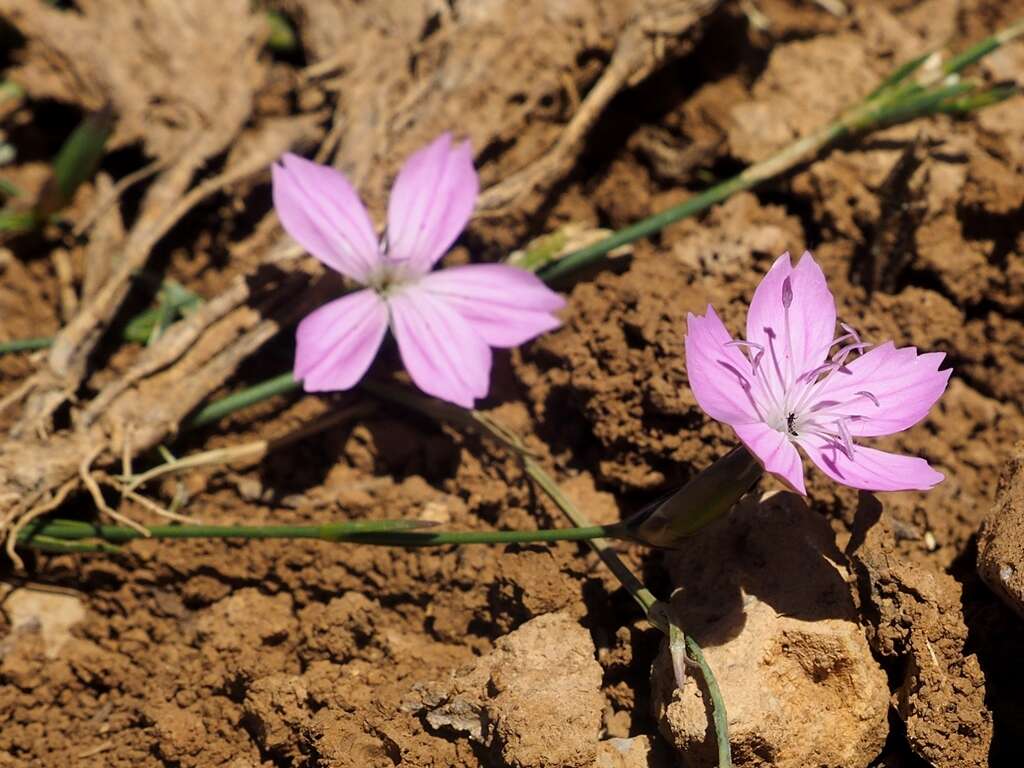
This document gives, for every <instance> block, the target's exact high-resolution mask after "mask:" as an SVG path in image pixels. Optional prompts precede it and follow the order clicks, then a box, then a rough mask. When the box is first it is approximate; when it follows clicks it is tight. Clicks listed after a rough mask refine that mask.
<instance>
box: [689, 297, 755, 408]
mask: <svg viewBox="0 0 1024 768" xmlns="http://www.w3.org/2000/svg"><path fill="white" fill-rule="evenodd" d="M730 341H732V336H730V335H729V331H728V330H727V329H726V327H725V325H724V324H723V323H722V321H721V319H720V318H719V317H718V314H717V313H716V312H715V308H714V307H712V306H711V305H710V304H708V309H707V314H706V315H694V314H693V313H689V314H687V316H686V375H687V377H688V378H689V380H690V389H691V390H693V396H694V397H695V398H697V404H698V405H699V406H700V407H701V408H703V409H704V411H705V412H706V413H707V414H708V415H709V416H710V417H711V418H713V419H716V420H718V421H724V422H725V423H726V424H731V425H733V426H736V425H737V424H750V423H753V422H756V421H761V416H760V415H759V414H758V409H757V405H756V404H755V397H754V391H755V389H756V388H755V387H754V386H753V385H752V384H751V380H752V379H753V374H752V371H751V367H750V360H749V359H748V358H747V357H746V356H745V355H744V354H743V353H742V352H741V351H740V350H739V349H738V348H737V347H727V346H726V344H728V343H729V342H730Z"/></svg>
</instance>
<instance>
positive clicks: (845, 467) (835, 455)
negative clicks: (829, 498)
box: [800, 435, 945, 491]
mask: <svg viewBox="0 0 1024 768" xmlns="http://www.w3.org/2000/svg"><path fill="white" fill-rule="evenodd" d="M800 447H801V448H803V449H804V451H805V452H806V453H807V455H808V456H810V457H811V461H813V462H814V463H815V465H816V466H817V467H818V469H820V470H821V471H822V472H824V473H825V474H826V475H828V476H829V477H831V478H832V479H833V480H835V481H836V482H837V483H842V484H843V485H848V486H850V487H851V488H860V489H861V490H864V491H927V490H928V489H930V488H934V487H935V486H936V485H938V484H939V483H940V482H942V480H943V478H944V477H945V475H943V474H942V473H941V472H938V471H936V470H934V469H932V467H931V466H930V465H929V464H928V462H927V461H925V460H924V459H921V458H918V457H916V456H904V455H903V454H900V453H889V452H887V451H880V450H878V449H877V448H867V447H865V446H863V445H856V444H854V445H853V458H852V459H851V458H850V457H849V456H847V455H846V452H845V450H844V448H843V445H842V444H841V443H838V442H836V441H834V440H830V439H828V438H825V437H821V436H818V435H807V436H805V437H801V438H800Z"/></svg>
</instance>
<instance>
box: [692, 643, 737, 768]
mask: <svg viewBox="0 0 1024 768" xmlns="http://www.w3.org/2000/svg"><path fill="white" fill-rule="evenodd" d="M686 652H687V655H688V656H689V657H690V658H691V659H692V660H693V661H694V663H695V664H696V665H697V666H698V667H700V672H701V676H702V677H703V678H704V684H705V685H706V686H707V688H708V697H709V698H710V699H711V718H712V720H713V721H714V723H715V737H716V739H717V740H718V768H730V766H732V745H731V744H730V743H729V715H728V714H727V713H726V711H725V699H724V698H723V697H722V689H721V688H719V687H718V680H717V679H715V674H714V672H712V671H711V666H710V665H709V664H708V662H707V659H705V658H704V651H703V650H702V649H701V647H700V645H699V644H698V643H697V641H696V640H694V639H693V636H692V635H686Z"/></svg>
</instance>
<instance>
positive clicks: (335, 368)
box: [295, 290, 388, 392]
mask: <svg viewBox="0 0 1024 768" xmlns="http://www.w3.org/2000/svg"><path fill="white" fill-rule="evenodd" d="M387 330H388V310H387V305H385V304H384V301H383V300H382V299H381V298H380V296H379V295H377V293H376V292H374V291H371V290H363V291H356V292H355V293H350V294H348V295H347V296H343V297H342V298H340V299H337V300H336V301H332V302H331V303H330V304H325V305H324V306H322V307H320V308H319V309H317V310H316V311H315V312H313V313H312V314H310V315H307V316H306V317H305V319H303V321H302V322H301V323H299V328H298V330H297V331H296V334H295V338H296V342H297V347H296V350H295V378H296V379H301V380H302V386H303V388H304V389H305V390H306V391H307V392H330V391H335V390H343V389H350V388H351V387H353V386H355V384H356V383H357V382H358V381H359V380H360V379H361V378H362V377H363V374H365V373H366V370H367V369H368V368H369V367H370V363H372V362H373V358H374V357H375V356H376V355H377V350H378V349H379V348H380V344H381V341H383V340H384V334H385V333H387Z"/></svg>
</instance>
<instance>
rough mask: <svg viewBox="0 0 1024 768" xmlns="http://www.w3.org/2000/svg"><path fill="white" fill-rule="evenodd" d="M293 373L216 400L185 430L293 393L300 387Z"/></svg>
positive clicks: (198, 414)
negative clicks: (272, 398)
mask: <svg viewBox="0 0 1024 768" xmlns="http://www.w3.org/2000/svg"><path fill="white" fill-rule="evenodd" d="M300 386H301V385H300V383H299V382H297V381H296V380H295V377H293V376H292V374H291V372H290V371H289V372H288V373H282V374H280V375H278V376H275V377H274V378H272V379H267V380H266V381H263V382H260V383H259V384H256V385H255V386H252V387H248V388H246V389H241V390H239V391H238V392H235V393H234V394H232V395H228V396H227V397H224V398H221V399H220V400H215V401H213V402H212V403H210V404H209V405H207V406H206V407H205V408H202V409H201V410H199V411H198V412H197V413H196V415H195V416H193V417H192V418H191V419H189V420H188V421H187V422H185V424H184V425H183V426H184V428H185V429H196V428H197V427H202V426H205V425H207V424H209V423H211V422H214V421H217V420H218V419H221V418H223V417H224V416H227V415H228V414H231V413H234V412H235V411H240V410H241V409H243V408H247V407H248V406H250V405H254V404H256V403H259V402H262V401H264V400H267V399H269V398H271V397H274V396H275V395H283V394H286V393H288V392H293V391H295V390H296V389H298V388H299V387H300Z"/></svg>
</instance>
